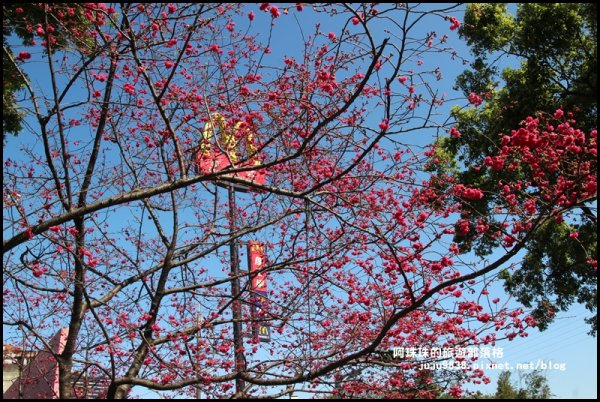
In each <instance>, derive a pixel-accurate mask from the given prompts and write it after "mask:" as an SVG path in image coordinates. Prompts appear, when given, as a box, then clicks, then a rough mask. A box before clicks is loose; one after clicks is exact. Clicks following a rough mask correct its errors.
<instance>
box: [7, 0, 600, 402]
mask: <svg viewBox="0 0 600 402" xmlns="http://www.w3.org/2000/svg"><path fill="white" fill-rule="evenodd" d="M37 7H39V10H40V12H42V15H43V16H44V18H43V23H42V22H38V23H37V25H34V24H33V22H32V21H34V20H30V18H32V17H31V16H30V14H28V13H26V12H24V10H22V9H21V10H19V7H17V6H15V9H14V13H15V14H16V15H17V17H16V19H15V21H17V23H20V24H23V26H24V27H25V28H26V29H31V32H33V33H34V35H35V36H36V37H37V39H36V41H35V42H36V43H35V44H34V45H32V46H30V47H28V48H27V49H26V50H23V51H20V49H19V47H18V46H16V45H13V46H12V48H14V49H15V53H16V54H17V55H14V54H13V55H12V57H11V58H10V60H11V62H12V63H13V67H14V69H15V71H17V72H21V79H22V80H23V82H24V85H25V88H26V89H25V94H26V95H25V96H24V97H23V99H21V100H19V102H18V107H19V108H21V110H22V111H23V112H26V118H25V120H24V127H26V130H25V131H24V132H22V133H21V134H20V135H19V136H18V137H16V138H9V139H7V141H8V144H7V146H8V147H10V146H13V147H14V148H13V149H18V150H19V153H18V154H16V153H15V154H12V153H7V154H5V157H4V168H3V173H4V186H3V200H4V210H3V219H4V227H3V230H4V241H3V268H4V275H3V285H4V299H3V300H4V307H3V308H4V313H3V326H4V331H5V334H8V335H5V339H7V340H9V341H10V342H13V343H15V344H19V345H20V346H21V347H27V348H30V349H31V348H39V349H46V348H47V345H48V342H47V341H48V339H50V338H51V337H52V335H53V334H54V333H55V332H56V331H57V329H58V328H61V327H68V331H69V335H68V338H67V341H66V344H65V347H64V351H62V353H60V354H57V355H55V358H56V360H57V362H58V366H59V377H60V397H63V398H73V397H77V396H81V394H80V393H81V392H83V391H84V390H81V389H77V387H73V380H72V379H73V375H76V376H87V377H89V378H96V379H98V378H100V379H103V381H104V386H105V389H106V391H105V394H106V396H107V397H108V398H124V397H127V396H129V395H131V393H132V388H133V387H143V388H147V389H151V390H158V391H160V390H164V391H171V392H173V393H176V394H182V395H190V396H191V395H198V393H201V394H202V395H203V396H210V397H258V396H263V397H264V396H269V397H277V396H283V395H286V394H289V393H291V392H293V391H295V390H296V391H297V390H303V391H306V392H314V393H321V392H334V393H337V394H338V395H342V394H343V395H364V394H366V393H371V394H379V393H381V392H382V390H396V391H394V392H395V396H397V397H406V396H419V397H427V396H431V395H432V392H433V391H431V389H433V388H434V387H431V386H428V383H429V382H430V381H431V378H432V376H431V374H430V373H428V372H426V371H424V370H420V368H419V367H420V364H422V363H423V362H430V361H446V362H451V363H452V364H454V365H455V366H456V367H459V370H446V371H444V372H443V373H437V374H436V375H440V376H443V377H444V381H445V382H444V384H445V385H446V387H447V388H448V390H449V392H451V393H452V394H453V395H460V386H461V384H462V383H463V382H464V381H482V380H485V377H484V376H483V375H484V373H483V372H482V371H480V370H472V369H471V368H470V366H469V365H468V364H467V363H468V361H469V359H470V358H469V357H468V356H463V355H460V354H453V355H451V356H442V354H441V353H440V354H437V353H429V352H431V351H433V350H441V349H442V348H445V349H451V350H460V349H461V348H466V347H469V346H477V345H483V344H485V345H493V344H494V342H495V341H496V340H498V339H501V338H509V339H512V338H514V337H516V336H520V335H524V334H525V330H526V329H527V328H528V327H530V326H534V325H535V320H533V319H532V318H531V317H530V316H529V315H528V314H527V312H526V311H524V310H523V309H509V308H508V307H507V305H506V304H505V303H504V300H502V301H501V300H499V299H498V298H497V297H495V296H494V295H492V294H490V290H489V289H490V286H491V285H492V284H493V282H494V280H495V279H496V278H497V275H498V273H499V272H500V270H501V269H508V268H510V267H511V266H516V265H518V264H519V257H520V256H521V254H520V252H521V251H522V250H524V249H525V248H526V247H527V244H528V241H529V240H530V239H531V236H532V233H535V232H536V231H537V230H539V229H540V228H543V227H544V224H546V223H547V222H549V221H550V220H552V219H554V220H556V219H568V214H569V211H570V210H571V209H573V208H575V207H576V206H577V205H578V204H580V203H583V202H586V201H587V200H588V199H590V198H592V197H595V193H596V164H595V155H596V132H595V131H592V132H589V133H587V132H582V131H580V130H577V129H576V122H574V121H573V120H572V119H571V118H569V116H565V115H562V111H561V110H558V111H556V113H554V111H549V114H547V115H540V116H533V117H527V118H526V116H523V119H524V121H523V125H522V126H521V127H515V131H513V132H512V133H510V134H508V133H505V134H502V137H501V138H502V140H501V141H502V148H501V149H498V151H497V152H496V153H494V154H491V155H489V158H488V159H486V162H485V163H484V165H483V166H480V169H507V170H509V171H510V170H514V169H520V170H523V171H525V172H527V177H529V181H527V182H523V181H515V182H510V181H507V182H502V183H498V188H497V189H496V191H495V192H494V193H493V195H494V196H495V199H496V200H497V205H496V212H497V219H499V220H500V219H501V220H502V225H501V227H499V228H496V227H495V228H494V230H490V227H489V225H488V224H487V223H486V221H485V219H482V218H481V217H478V216H470V217H468V216H467V217H465V214H464V213H463V212H464V211H465V210H470V209H469V208H468V205H469V203H471V202H474V201H476V200H479V199H481V198H482V197H484V196H487V195H489V194H484V192H482V191H481V190H480V189H478V188H477V185H476V184H473V185H472V186H468V185H464V184H455V183H453V181H452V178H451V177H452V176H451V175H450V174H444V173H443V171H444V170H443V169H436V168H434V165H443V164H448V163H450V160H449V158H446V157H445V155H444V153H443V152H441V151H440V150H439V149H438V148H437V147H436V146H435V145H428V144H433V143H435V139H436V138H437V137H439V136H446V135H448V136H459V135H460V133H459V132H458V131H457V130H456V128H453V127H452V124H451V121H449V120H447V113H446V112H444V109H443V107H444V103H445V102H449V100H447V99H445V98H446V96H447V95H445V94H443V93H441V92H442V91H440V90H439V89H438V86H437V83H438V81H440V82H443V81H442V79H443V77H442V71H441V69H440V68H439V67H438V66H435V65H433V62H430V61H429V60H432V59H433V57H434V56H446V57H447V59H448V60H451V59H455V60H456V62H459V63H460V57H459V55H457V54H456V52H454V51H453V49H452V48H451V47H450V46H449V45H448V43H447V41H448V40H449V36H450V35H453V31H454V30H456V28H458V27H459V26H460V21H459V19H457V17H456V14H457V13H458V8H457V6H451V5H446V6H444V7H443V8H437V9H436V8H430V9H425V8H423V7H422V6H419V7H412V6H410V5H405V4H381V5H377V6H375V5H373V4H371V3H360V4H352V5H348V4H320V5H310V6H309V5H302V4H301V3H298V4H295V5H294V4H292V5H281V4H277V5H276V4H270V3H262V4H249V5H248V4H246V5H240V4H208V3H198V4H175V3H172V4H160V3H152V4H144V3H141V4H134V5H131V4H126V5H121V6H109V5H104V4H96V3H86V4H85V5H80V6H77V7H76V8H75V7H72V6H69V5H66V4H56V5H51V4H40V5H38V6H37ZM81 15H84V16H85V18H86V20H87V21H89V25H86V26H85V29H79V30H76V27H77V25H76V24H73V21H74V19H75V18H77V20H79V19H80V18H81ZM18 16H21V17H18ZM35 21H39V19H36V20H35ZM319 21H320V22H321V23H319ZM431 24H434V25H431ZM292 25H294V26H295V28H294V29H292V28H290V27H291V26H292ZM432 26H435V27H436V29H437V31H433V30H431V27H432ZM424 27H426V28H424ZM56 32H61V34H62V35H65V34H69V33H70V34H72V35H73V36H75V37H76V38H77V39H78V40H73V41H72V42H71V43H70V45H61V47H60V48H55V36H54V35H55V33H56ZM286 32H288V34H289V33H291V32H295V33H297V37H293V38H286V39H287V40H288V41H289V44H290V45H289V47H286V49H285V50H283V51H277V52H275V51H273V49H271V47H273V46H276V44H277V43H278V39H280V38H279V37H278V35H281V34H282V33H286ZM296 45H297V46H296ZM5 52H6V49H5ZM23 52H27V55H28V56H30V57H25V53H23ZM34 63H35V65H32V64H34ZM17 100H18V99H17ZM454 102H455V103H458V102H463V104H464V103H466V102H468V100H460V99H457V100H454ZM471 102H473V100H471ZM479 102H480V103H481V102H482V100H481V99H480V100H479ZM525 118H526V119H525ZM498 134H499V135H501V134H500V133H498ZM17 142H18V145H13V143H17ZM5 150H6V148H5ZM211 160H213V161H214V162H213V163H212V165H211V163H210V161H211ZM207 161H208V162H207ZM434 172H436V173H434ZM440 172H442V173H440ZM468 232H475V233H476V236H478V237H485V236H490V237H494V238H502V240H503V243H502V245H501V248H500V249H499V250H498V253H497V254H494V256H495V258H494V259H491V258H490V259H477V258H473V259H469V258H467V257H465V256H461V255H459V253H460V250H459V247H458V245H457V244H456V243H453V237H454V235H455V234H456V233H458V234H460V233H464V234H466V233H468ZM572 240H573V241H574V242H576V241H577V234H576V233H573V234H572ZM251 242H252V244H256V243H255V242H258V244H262V245H264V249H265V253H264V258H265V261H264V263H263V264H262V265H261V267H260V270H259V271H258V272H249V266H248V264H247V263H246V262H245V260H246V258H247V254H248V251H247V246H248V245H249V244H250V243H251ZM594 258H595V257H594V256H590V257H589V264H590V268H589V269H590V270H592V271H593V272H594V273H595V269H596V268H595V267H596V261H595V259H594ZM257 274H258V275H264V274H266V277H267V293H266V295H265V297H262V298H260V309H259V310H258V311H257V308H256V307H257V302H258V299H259V298H258V295H257V293H256V292H255V289H254V287H253V285H252V283H253V282H252V279H253V277H254V275H257ZM259 321H260V323H261V324H259V325H262V326H265V327H268V329H269V330H270V341H269V342H261V338H260V337H259V335H258V334H257V333H256V331H255V329H256V325H257V322H259ZM22 340H24V341H22ZM394 348H403V351H413V352H414V351H415V350H421V352H423V351H424V350H427V351H428V352H427V353H421V354H420V357H418V356H417V357H413V356H412V353H406V354H403V356H391V353H392V351H393V350H394ZM461 367H462V368H461ZM422 383H425V385H426V386H425V387H420V386H419V384H422ZM403 390H404V391H406V390H410V392H404V391H403ZM436 392H439V390H438V389H437V388H436ZM388 395H389V393H388Z"/></svg>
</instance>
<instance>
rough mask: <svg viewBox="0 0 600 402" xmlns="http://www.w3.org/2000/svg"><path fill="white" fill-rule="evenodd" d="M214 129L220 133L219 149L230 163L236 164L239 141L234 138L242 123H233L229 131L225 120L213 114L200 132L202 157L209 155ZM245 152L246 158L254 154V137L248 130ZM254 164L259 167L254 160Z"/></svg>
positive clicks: (256, 160)
mask: <svg viewBox="0 0 600 402" xmlns="http://www.w3.org/2000/svg"><path fill="white" fill-rule="evenodd" d="M215 127H218V128H219V131H220V133H221V138H220V139H219V140H218V141H219V142H220V146H221V149H222V150H223V152H224V153H225V154H226V155H227V156H228V157H229V160H230V161H231V162H232V163H235V162H237V160H238V154H237V146H238V142H239V140H237V139H236V138H235V133H236V132H238V131H239V130H240V129H241V127H242V122H241V121H239V122H237V123H235V125H234V126H233V129H231V128H230V127H228V123H227V121H226V120H225V118H224V117H223V116H222V115H221V114H219V113H215V114H213V115H212V116H211V118H210V120H209V121H207V122H206V124H205V125H204V130H202V142H201V143H200V153H201V154H202V155H204V156H209V155H210V153H211V143H212V138H213V137H215ZM246 150H247V151H248V157H251V156H254V153H255V152H256V146H254V137H253V135H252V132H251V131H250V130H248V134H247V135H246ZM254 164H255V165H259V164H260V161H259V160H258V159H255V162H254Z"/></svg>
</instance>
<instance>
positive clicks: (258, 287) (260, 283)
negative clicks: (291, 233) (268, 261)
mask: <svg viewBox="0 0 600 402" xmlns="http://www.w3.org/2000/svg"><path fill="white" fill-rule="evenodd" d="M248 259H249V261H248V265H249V267H250V273H251V274H252V273H254V272H256V271H260V270H262V269H263V268H264V267H265V246H264V245H263V244H262V243H259V242H256V241H251V242H248ZM252 291H254V292H266V291H267V274H266V272H259V273H256V274H253V275H252Z"/></svg>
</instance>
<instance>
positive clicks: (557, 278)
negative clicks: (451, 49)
mask: <svg viewBox="0 0 600 402" xmlns="http://www.w3.org/2000/svg"><path fill="white" fill-rule="evenodd" d="M596 8H597V6H596V4H571V3H569V4H567V3H546V4H520V5H519V6H518V10H517V13H516V16H513V15H512V14H510V13H509V12H508V10H507V6H506V4H482V3H475V4H469V5H468V6H467V9H466V14H465V18H464V23H463V25H462V26H461V28H460V30H459V32H460V34H461V36H462V37H463V38H464V39H465V40H466V41H467V43H468V45H469V46H470V48H471V50H472V52H473V54H474V56H475V58H474V61H473V63H472V64H471V66H470V67H471V68H470V69H469V70H467V71H465V72H464V73H463V74H462V75H460V76H459V78H458V79H457V89H460V90H462V91H463V92H464V93H465V95H466V96H468V97H469V98H470V100H471V103H472V105H471V106H469V107H466V108H459V107H456V108H455V109H454V110H453V116H454V118H455V119H456V124H455V127H453V130H454V131H451V133H450V134H451V136H450V137H447V138H443V139H441V140H439V143H438V151H437V154H436V155H435V157H437V158H438V159H439V160H442V159H443V160H444V161H445V163H441V164H438V165H437V169H439V170H443V171H444V173H451V174H453V175H454V177H455V180H457V181H458V182H460V183H464V184H465V185H475V186H477V187H479V188H482V189H489V190H491V189H492V188H495V186H497V185H498V183H499V182H502V181H504V182H506V181H509V179H511V180H512V179H514V178H515V176H516V177H518V178H521V177H523V185H524V187H526V186H527V181H526V180H525V179H524V178H525V175H527V174H528V172H527V171H526V170H524V169H517V170H514V171H511V170H509V169H493V168H486V167H489V166H492V165H493V163H494V161H491V160H489V159H488V160H486V159H485V156H486V155H489V153H490V152H491V151H493V150H496V149H498V148H501V147H502V146H503V144H501V138H502V134H503V133H504V134H508V133H510V131H511V128H514V127H517V126H518V124H519V122H520V121H521V120H522V119H524V118H525V116H529V115H532V116H534V115H540V114H543V115H548V114H550V115H551V114H553V113H554V112H555V111H556V110H557V109H559V108H561V110H564V112H565V113H568V116H569V117H571V118H572V120H576V121H577V124H578V125H579V126H581V127H583V128H584V129H585V130H592V129H594V128H596V118H597V103H596V93H597V76H596V71H597V56H596V47H597V36H596V30H597V28H596V26H597V22H596ZM509 58H510V59H511V60H514V59H515V58H516V59H517V60H519V61H520V65H519V66H518V67H509V68H504V69H502V70H500V66H501V65H502V63H503V62H504V61H506V60H507V59H509ZM501 82H502V83H503V84H500V83H501ZM559 113H562V112H559ZM440 155H441V156H443V158H441V157H440ZM591 163H594V164H595V163H596V162H595V161H591ZM458 164H462V165H464V166H465V169H464V170H461V171H459V170H458V169H456V166H457V165H458ZM492 167H493V166H492ZM440 185H447V184H444V183H442V184H440ZM591 190H593V191H591V192H593V193H594V195H593V196H589V198H588V199H587V202H583V203H581V204H579V205H578V209H576V212H575V213H574V214H572V215H570V216H569V218H568V219H566V220H565V221H562V220H556V221H555V222H551V223H547V224H546V225H545V226H544V227H543V228H541V229H540V230H539V231H538V232H537V233H536V234H535V240H534V241H533V242H532V243H531V245H530V246H529V248H528V255H527V257H526V259H525V261H524V263H523V264H522V265H521V266H519V267H517V268H516V269H515V270H513V271H508V270H507V271H505V272H503V274H502V275H503V277H504V279H505V288H506V290H507V291H508V292H509V293H510V294H512V295H513V296H515V297H516V298H517V299H518V300H519V301H520V302H522V303H523V304H524V305H525V306H527V307H529V308H532V309H533V316H534V317H535V318H536V320H537V321H538V322H539V328H540V329H541V330H544V329H545V328H546V327H547V326H548V324H549V323H550V322H551V321H552V319H553V317H554V315H555V313H556V312H557V311H559V310H566V309H567V308H568V307H569V306H570V305H571V304H572V303H574V302H575V301H577V302H579V303H582V304H584V305H585V307H586V308H587V309H588V310H590V311H591V312H593V316H592V317H589V318H587V319H586V321H587V322H588V323H589V324H590V325H591V331H590V333H592V334H594V335H595V333H596V328H597V322H596V314H595V312H596V305H597V302H596V299H597V287H596V282H597V272H596V257H595V256H596V244H597V235H596V225H597V213H596V209H595V205H596V196H595V194H596V189H591ZM497 197H498V196H497V195H495V196H493V195H491V192H490V193H487V192H486V196H485V197H483V198H482V199H480V200H471V201H469V204H470V206H471V209H470V210H468V211H465V212H463V215H464V216H465V217H468V216H469V215H470V216H478V217H480V220H481V221H482V222H484V223H485V224H486V225H488V226H489V228H490V229H489V230H490V233H493V232H496V233H498V232H501V231H502V229H503V228H502V222H501V219H500V218H499V215H498V214H497V213H496V212H497V211H494V210H493V209H492V207H491V205H493V204H494V203H495V202H496V201H497ZM541 207H543V206H541ZM457 233H459V234H458V235H457V236H456V239H455V240H456V241H457V242H459V243H460V244H461V250H463V251H465V252H466V251H470V250H473V251H475V252H476V253H477V254H478V255H487V254H489V253H491V251H492V250H493V249H494V247H497V246H498V244H500V243H501V242H502V237H501V236H483V237H478V238H477V239H475V238H474V236H475V233H476V231H475V230H471V231H470V232H469V233H464V231H463V233H461V232H460V231H457Z"/></svg>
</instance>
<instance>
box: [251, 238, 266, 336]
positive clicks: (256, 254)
mask: <svg viewBox="0 0 600 402" xmlns="http://www.w3.org/2000/svg"><path fill="white" fill-rule="evenodd" d="M248 267H249V270H250V275H251V276H250V277H251V278H252V279H251V284H250V287H251V289H252V292H253V293H254V297H255V298H256V301H255V302H254V305H253V306H252V315H253V317H254V318H255V319H256V320H257V322H255V323H253V325H252V333H253V335H254V336H258V339H260V341H261V342H270V341H271V327H270V326H269V323H268V322H266V321H264V320H263V306H264V305H265V301H266V297H267V274H266V272H259V271H261V270H262V269H263V268H264V267H265V246H264V244H262V243H260V242H257V241H250V242H248Z"/></svg>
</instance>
